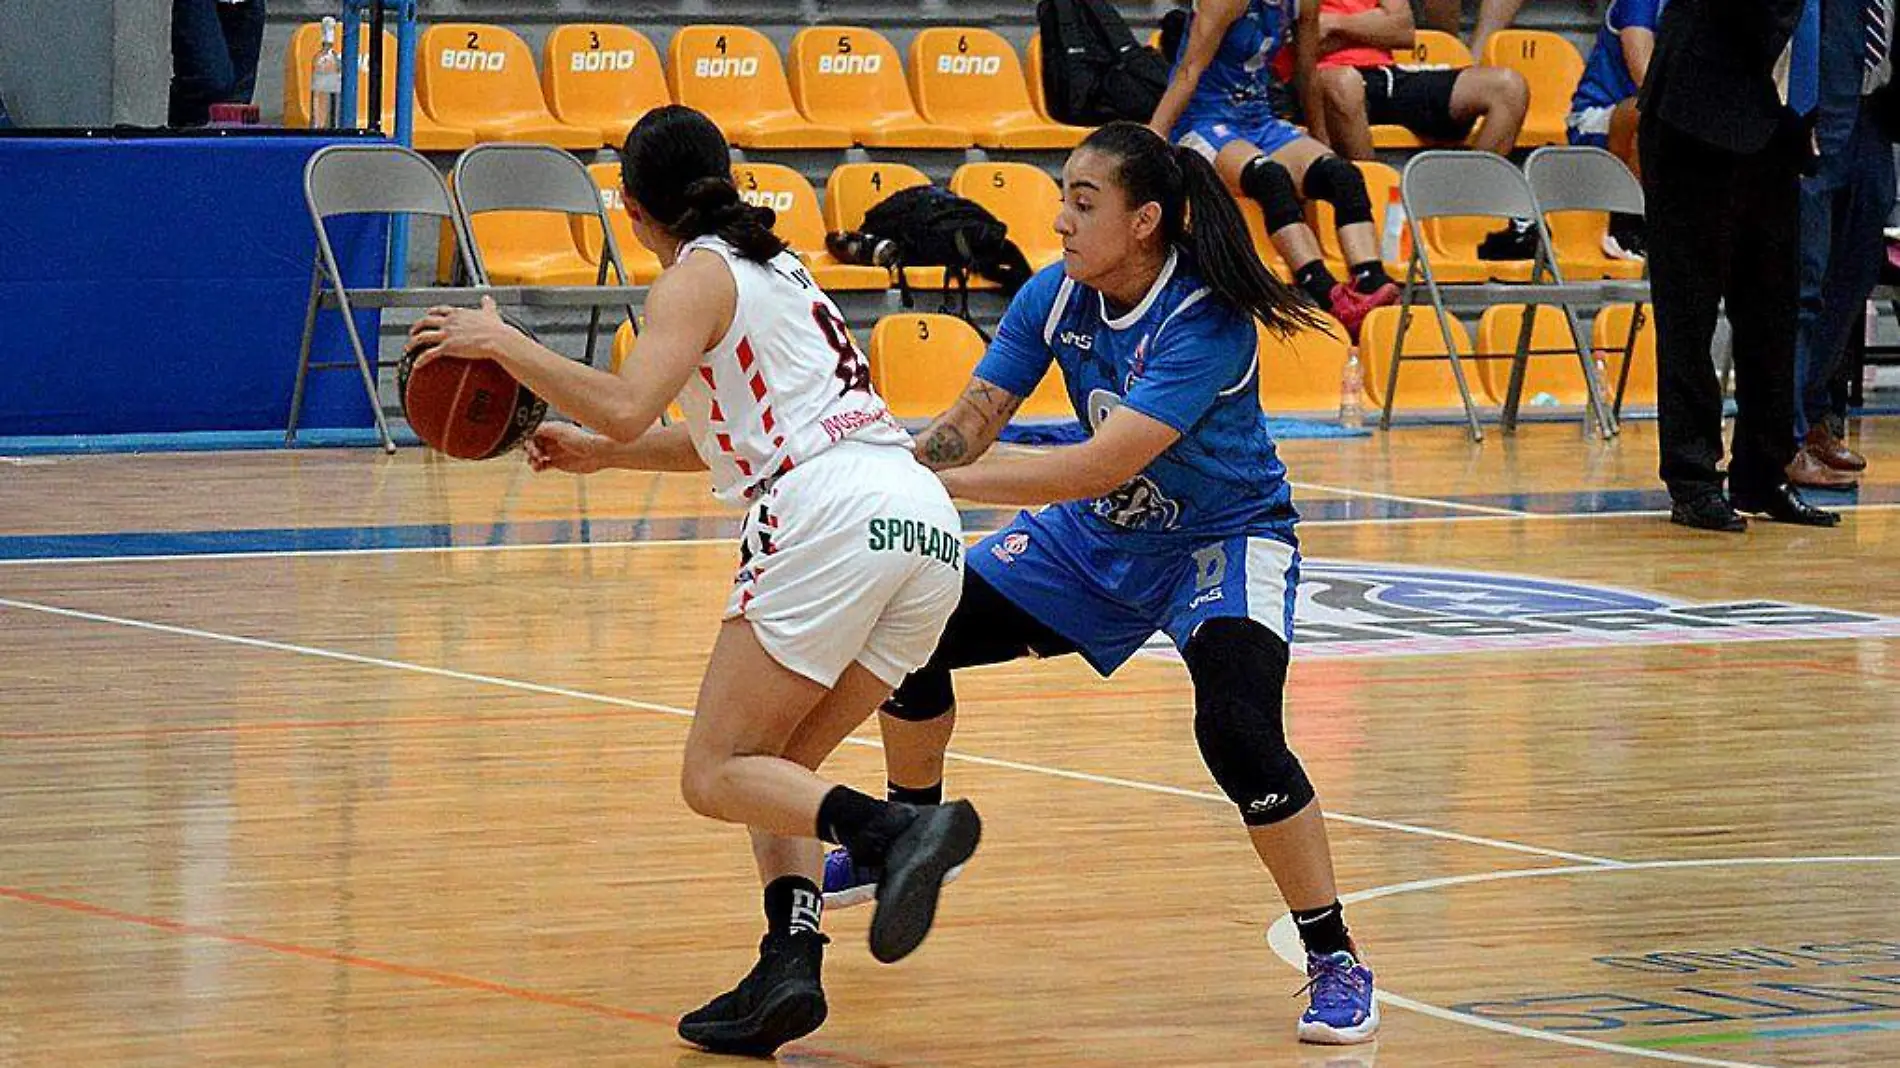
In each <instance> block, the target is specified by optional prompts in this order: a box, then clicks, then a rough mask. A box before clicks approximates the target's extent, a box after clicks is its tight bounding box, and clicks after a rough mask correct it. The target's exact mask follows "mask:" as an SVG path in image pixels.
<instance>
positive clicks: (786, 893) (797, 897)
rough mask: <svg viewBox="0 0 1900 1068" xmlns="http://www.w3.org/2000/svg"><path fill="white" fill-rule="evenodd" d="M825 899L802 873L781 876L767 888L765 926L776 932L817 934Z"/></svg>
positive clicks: (815, 884)
mask: <svg viewBox="0 0 1900 1068" xmlns="http://www.w3.org/2000/svg"><path fill="white" fill-rule="evenodd" d="M824 908H825V899H824V898H823V897H821V896H820V895H819V893H818V884H817V883H814V882H812V881H811V880H810V879H807V878H805V877H804V876H803V875H781V876H779V877H778V878H776V879H774V880H772V881H771V882H770V883H767V884H766V887H765V926H766V929H767V930H769V931H771V932H772V933H773V934H775V935H795V934H814V935H815V934H817V933H818V923H819V918H820V916H822V915H823V913H824Z"/></svg>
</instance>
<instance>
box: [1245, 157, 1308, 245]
mask: <svg viewBox="0 0 1900 1068" xmlns="http://www.w3.org/2000/svg"><path fill="white" fill-rule="evenodd" d="M1240 191H1241V192H1243V193H1245V194H1247V195H1248V196H1250V197H1252V198H1253V199H1254V200H1255V201H1258V202H1259V204H1260V212H1261V214H1262V215H1265V216H1266V218H1267V233H1269V234H1277V233H1279V232H1280V231H1281V230H1284V229H1285V228H1287V227H1289V226H1291V225H1293V224H1294V223H1296V222H1300V221H1301V220H1303V219H1305V218H1306V214H1305V212H1304V210H1303V209H1302V208H1301V207H1300V193H1299V190H1298V189H1296V188H1294V186H1293V173H1292V172H1291V171H1288V170H1287V169H1286V168H1285V167H1282V166H1280V165H1279V164H1278V163H1275V162H1273V161H1272V160H1270V159H1268V158H1267V157H1265V156H1255V157H1254V158H1253V159H1252V161H1250V162H1249V163H1248V164H1247V165H1246V166H1245V167H1243V168H1241V170H1240Z"/></svg>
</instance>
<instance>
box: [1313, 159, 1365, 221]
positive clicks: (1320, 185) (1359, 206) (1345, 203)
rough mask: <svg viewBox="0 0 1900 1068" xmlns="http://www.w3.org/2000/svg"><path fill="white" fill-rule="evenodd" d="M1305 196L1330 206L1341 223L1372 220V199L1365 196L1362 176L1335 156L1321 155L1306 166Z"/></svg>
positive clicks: (1334, 216)
mask: <svg viewBox="0 0 1900 1068" xmlns="http://www.w3.org/2000/svg"><path fill="white" fill-rule="evenodd" d="M1306 195H1307V196H1308V197H1309V198H1311V199H1315V200H1324V201H1326V202H1328V203H1330V204H1331V205H1332V206H1333V218H1335V219H1337V220H1338V221H1339V225H1341V226H1351V225H1352V224H1354V223H1369V222H1371V221H1372V198H1371V197H1370V196H1367V195H1366V176H1365V175H1363V174H1360V173H1359V168H1357V167H1355V166H1353V165H1352V164H1350V163H1347V162H1346V161H1345V160H1343V159H1340V158H1339V157H1338V156H1322V157H1320V158H1319V159H1317V160H1314V161H1313V165H1312V166H1311V167H1308V168H1306Z"/></svg>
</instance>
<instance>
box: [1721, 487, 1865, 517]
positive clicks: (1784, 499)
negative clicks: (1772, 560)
mask: <svg viewBox="0 0 1900 1068" xmlns="http://www.w3.org/2000/svg"><path fill="white" fill-rule="evenodd" d="M1729 500H1731V501H1733V502H1735V507H1736V509H1737V510H1739V511H1743V512H1748V513H1751V514H1753V515H1760V516H1766V517H1767V518H1769V519H1772V520H1774V521H1775V522H1777V523H1795V524H1798V525H1800V526H1804V527H1831V526H1835V525H1836V524H1838V523H1840V521H1841V515H1840V513H1839V512H1828V511H1823V510H1821V509H1819V508H1816V507H1815V506H1813V505H1811V504H1809V503H1808V502H1807V501H1806V500H1805V499H1803V498H1802V496H1801V491H1800V490H1798V489H1795V488H1794V486H1793V485H1791V484H1789V483H1787V482H1783V483H1781V484H1780V485H1778V486H1776V487H1774V488H1773V489H1769V490H1738V489H1734V488H1732V487H1731V488H1730V490H1729Z"/></svg>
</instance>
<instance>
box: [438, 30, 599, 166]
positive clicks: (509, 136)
mask: <svg viewBox="0 0 1900 1068" xmlns="http://www.w3.org/2000/svg"><path fill="white" fill-rule="evenodd" d="M416 93H417V95H418V96H419V97H420V98H421V100H422V106H423V107H425V108H427V109H428V111H429V114H430V115H431V116H433V117H434V118H435V119H436V121H438V122H441V123H443V124H445V125H448V126H461V127H466V128H468V129H470V130H473V131H475V136H476V138H477V139H479V140H482V141H525V142H531V143H537V144H548V145H554V146H557V147H559V148H568V149H590V148H599V147H600V146H601V136H600V131H599V130H597V129H592V128H590V127H585V126H570V125H568V124H567V123H565V122H561V121H560V120H558V119H556V118H555V117H554V116H553V115H551V114H549V113H548V106H547V103H546V102H545V101H544V100H542V98H541V81H540V78H539V77H538V76H537V75H536V74H535V70H534V53H532V52H530V51H528V46H527V44H526V43H525V42H523V41H522V39H521V38H520V37H517V36H516V35H515V33H514V31H512V30H507V29H503V28H502V27H500V26H489V25H484V24H480V23H473V22H448V23H442V24H440V25H436V26H431V27H429V29H428V30H426V31H424V33H423V35H422V47H421V53H420V54H419V55H418V56H417V57H416Z"/></svg>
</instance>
